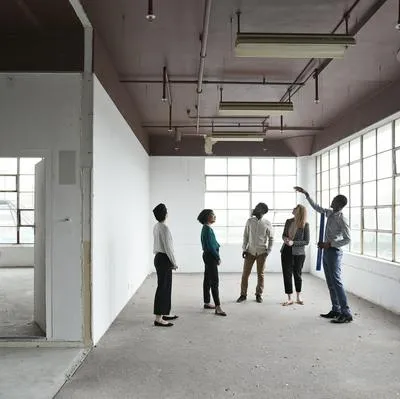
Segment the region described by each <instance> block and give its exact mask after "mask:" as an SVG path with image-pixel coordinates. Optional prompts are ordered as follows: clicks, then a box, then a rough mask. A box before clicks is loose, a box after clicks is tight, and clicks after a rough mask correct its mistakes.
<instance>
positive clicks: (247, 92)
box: [83, 0, 400, 151]
mask: <svg viewBox="0 0 400 399" xmlns="http://www.w3.org/2000/svg"><path fill="white" fill-rule="evenodd" d="M83 3H84V5H85V7H86V9H87V10H88V12H89V16H90V18H91V19H92V22H93V23H94V25H95V26H96V27H97V28H98V30H99V32H100V35H101V37H102V39H103V41H104V43H105V45H106V47H107V48H108V50H109V52H110V54H111V56H112V58H113V61H114V63H115V66H116V69H117V71H118V72H119V75H120V78H121V79H138V78H139V79H161V78H162V67H163V66H164V65H167V67H168V74H169V76H170V79H174V78H187V79H197V71H198V65H199V53H200V41H199V34H200V32H201V29H202V20H203V13H204V1H198V0H168V1H161V0H158V1H154V11H155V14H156V20H155V21H154V22H152V23H149V22H147V21H146V19H145V15H146V11H147V0H139V1H127V0H115V1H114V2H113V4H112V6H111V5H110V2H109V1H107V0H84V2H83ZM353 3H354V2H352V1H346V0H324V1H321V0H303V1H298V0H285V1H282V0H271V1H268V2H266V1H263V0H258V1H257V0H247V1H228V0H223V1H213V2H212V8H211V17H210V25H209V36H208V46H207V58H206V61H205V72H204V78H205V79H220V80H224V79H225V80H226V79H235V80H246V79H252V80H255V79H260V80H261V79H262V77H263V76H265V77H266V79H268V80H271V81H288V82H291V81H293V80H294V79H295V78H296V77H297V76H298V74H299V73H300V71H301V70H302V69H303V68H304V66H305V65H306V63H307V61H308V60H303V59H300V60H298V59H296V60H290V59H259V58H236V57H235V56H234V53H233V42H234V39H235V33H236V15H235V12H236V10H237V8H238V7H240V9H241V12H242V14H241V30H242V31H249V32H310V33H311V32H313V33H317V32H324V33H328V32H330V31H331V30H332V29H333V28H334V27H335V26H336V24H337V23H338V22H339V21H340V19H341V18H342V16H343V14H344V11H345V10H346V9H348V8H349V7H350V6H351V5H352V4H353ZM375 3H376V1H375V0H362V1H359V2H358V4H357V5H356V7H355V8H354V10H353V12H352V14H351V17H350V21H349V27H350V30H351V29H352V28H353V27H354V26H355V24H356V23H357V22H358V21H359V20H361V19H362V17H363V16H364V15H365V13H366V12H367V10H368V9H369V8H370V7H371V6H373V5H374V4H375ZM397 9H398V1H397V0H387V1H386V2H385V3H384V4H383V5H382V6H381V7H380V8H379V9H378V11H377V12H376V13H375V15H374V16H373V17H372V18H371V19H370V20H369V21H368V23H367V24H366V25H365V26H364V27H363V28H362V29H361V30H360V31H359V33H358V34H357V35H356V40H357V45H356V46H354V47H352V48H350V49H349V50H348V51H347V52H346V55H345V58H344V59H343V60H333V61H332V62H331V63H330V64H329V65H328V67H327V68H326V69H325V70H324V71H323V72H322V74H321V76H320V79H319V83H320V88H319V91H320V103H319V104H315V103H314V81H313V79H310V80H309V81H308V82H307V84H306V85H305V86H304V87H303V88H301V89H300V90H299V92H298V93H297V94H296V95H295V96H294V98H293V102H294V105H295V111H294V112H293V113H292V114H291V115H290V116H288V117H285V124H287V125H288V126H306V127H307V126H313V127H326V126H329V125H331V124H332V123H334V122H335V121H336V120H337V118H340V117H341V115H343V114H346V113H347V112H351V109H352V107H354V106H355V105H356V104H357V103H358V102H359V101H360V100H361V99H362V98H364V97H365V96H370V95H371V94H372V93H374V92H376V91H378V90H380V88H382V87H383V86H385V85H387V84H388V83H390V82H392V81H395V80H397V79H399V78H400V68H399V64H398V62H397V61H396V56H395V55H396V52H397V50H398V48H399V47H400V32H399V31H397V30H396V29H395V28H394V25H395V23H396V16H397ZM340 32H342V33H343V32H344V25H342V27H341V28H340V29H339V30H338V33H340ZM123 84H124V85H126V87H127V89H128V90H129V92H130V94H131V96H132V98H133V100H134V103H135V104H137V106H138V108H139V109H138V111H139V114H140V115H141V118H142V121H141V122H142V124H145V125H152V124H153V125H154V124H155V125H157V124H161V125H168V105H167V104H165V103H162V102H161V92H162V87H161V84H135V83H123ZM285 91H286V87H280V86H271V87H265V86H243V85H240V86H239V85H238V86H225V87H224V90H223V97H224V99H225V100H243V101H263V100H264V101H266V100H269V101H278V100H279V99H280V98H281V97H282V96H283V95H284V93H285ZM172 97H173V123H172V124H173V125H174V126H179V125H180V124H185V125H187V124H193V125H194V124H195V122H196V121H195V120H194V119H190V118H189V117H188V115H187V110H188V109H190V110H191V115H192V116H193V115H195V104H196V86H195V85H175V84H174V85H173V86H172ZM218 99H219V91H218V88H217V87H216V86H212V85H205V86H203V94H202V96H201V103H200V104H201V107H200V110H201V116H215V115H217V106H218ZM260 121H261V120H260ZM209 122H211V119H210V120H204V119H202V123H203V124H207V123H209ZM220 122H221V123H223V122H229V120H224V121H221V120H220V119H216V120H215V123H216V124H217V123H220ZM230 122H232V120H231V121H230ZM242 122H244V123H245V122H246V121H243V120H242ZM247 122H248V121H247ZM251 122H252V123H257V122H258V121H257V120H251ZM270 124H272V125H279V117H272V118H271V120H270ZM146 130H147V132H148V133H149V134H150V135H155V136H158V135H160V134H163V135H167V134H168V132H167V129H166V128H165V127H162V128H157V127H148V128H146ZM180 130H181V131H182V132H183V134H184V139H185V137H186V136H185V135H186V134H187V135H190V134H196V129H195V128H182V129H180ZM247 130H248V129H247ZM252 130H255V129H252ZM208 131H210V129H209V128H202V129H201V130H200V132H201V133H207V132H208ZM304 134H315V132H313V131H307V130H305V131H301V132H296V131H288V132H284V134H283V136H282V134H281V133H280V132H279V131H275V132H272V131H271V132H270V133H269V137H270V138H271V139H275V140H276V139H286V138H288V137H296V136H302V135H304ZM320 134H323V133H320ZM171 140H172V137H171ZM152 142H155V140H152ZM163 142H164V140H163ZM309 142H310V141H309V140H308V141H307V146H308V147H309V148H308V150H310V148H311V147H310V144H309ZM238 145H239V146H243V143H238ZM304 151H306V149H304Z"/></svg>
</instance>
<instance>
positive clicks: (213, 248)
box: [201, 224, 220, 260]
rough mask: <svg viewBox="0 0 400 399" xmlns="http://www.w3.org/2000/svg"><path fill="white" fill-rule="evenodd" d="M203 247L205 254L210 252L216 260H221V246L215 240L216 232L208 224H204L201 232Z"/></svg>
mask: <svg viewBox="0 0 400 399" xmlns="http://www.w3.org/2000/svg"><path fill="white" fill-rule="evenodd" d="M201 246H202V247H203V251H204V252H210V253H211V254H212V256H213V257H214V258H215V259H216V260H220V258H219V247H220V245H219V244H218V242H217V239H216V238H215V234H214V230H213V229H212V228H211V227H210V226H208V225H207V224H204V225H203V228H202V230H201Z"/></svg>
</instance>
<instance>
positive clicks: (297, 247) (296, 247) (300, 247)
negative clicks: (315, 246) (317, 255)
mask: <svg viewBox="0 0 400 399" xmlns="http://www.w3.org/2000/svg"><path fill="white" fill-rule="evenodd" d="M293 221H294V218H292V219H287V220H286V223H285V228H284V229H283V234H282V240H283V239H284V238H285V237H288V236H289V227H290V224H291V223H292V222H293ZM309 243H310V226H309V225H308V223H306V224H305V226H304V228H303V229H297V231H296V234H295V236H294V239H293V246H292V255H305V254H306V253H305V248H304V247H305V246H306V245H308V244H309ZM285 246H286V244H285V243H283V244H282V247H281V252H282V251H283V248H285Z"/></svg>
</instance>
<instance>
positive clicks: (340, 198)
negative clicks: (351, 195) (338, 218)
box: [335, 194, 347, 208]
mask: <svg viewBox="0 0 400 399" xmlns="http://www.w3.org/2000/svg"><path fill="white" fill-rule="evenodd" d="M335 198H336V199H337V201H338V202H339V204H340V206H341V208H344V207H345V206H346V205H347V197H346V196H345V195H343V194H339V195H337V196H336V197H335Z"/></svg>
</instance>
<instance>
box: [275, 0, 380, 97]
mask: <svg viewBox="0 0 400 399" xmlns="http://www.w3.org/2000/svg"><path fill="white" fill-rule="evenodd" d="M386 1H387V0H377V1H376V2H375V3H374V4H372V5H371V6H370V7H369V8H368V10H367V11H366V12H365V14H364V15H363V16H362V17H361V18H359V19H357V22H356V23H355V25H354V26H353V28H352V29H349V35H350V36H355V35H356V34H357V33H358V32H359V31H360V30H361V29H362V28H363V27H364V26H365V24H366V23H367V22H368V21H369V20H370V19H371V18H372V17H373V16H374V15H375V14H376V12H377V11H378V10H379V9H380V8H381V7H382V6H383V5H384V4H385V3H386ZM359 2H360V0H356V1H355V2H354V3H353V4H352V6H351V7H350V8H349V9H348V10H347V11H346V13H345V14H344V15H343V17H342V19H341V20H340V21H339V22H338V24H337V25H336V26H335V28H334V29H333V31H332V32H331V33H332V34H333V33H335V32H336V31H337V30H338V29H339V27H340V26H341V25H342V23H343V22H345V23H346V20H348V18H349V16H350V14H351V12H352V11H353V9H354V8H355V7H356V6H357V4H358V3H359ZM316 61H317V60H315V59H314V58H312V59H311V60H310V61H309V62H308V63H307V65H306V66H305V67H304V68H303V70H302V71H301V72H300V74H299V75H298V76H297V78H296V79H295V80H294V81H295V82H297V81H299V80H301V81H302V82H303V84H306V83H307V82H308V80H309V79H311V78H312V77H313V76H314V73H315V69H314V68H313V69H312V71H311V72H309V74H308V75H307V76H306V77H305V75H306V73H307V71H308V70H309V68H310V66H312V65H313V64H314V62H316ZM331 61H332V58H327V59H325V60H324V61H322V62H321V64H320V65H319V66H318V67H317V70H318V74H320V73H321V72H322V71H323V70H324V69H325V68H326V67H327V66H328V65H329V64H330V63H331ZM290 89H293V88H292V87H291V86H290V87H289V88H288V90H287V91H286V93H285V94H284V95H283V96H282V98H281V101H286V99H287V98H288V95H289V94H288V93H289V90H290ZM300 89H301V87H299V86H297V87H295V88H294V90H292V96H293V94H296V93H297V92H298V91H299V90H300Z"/></svg>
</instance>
